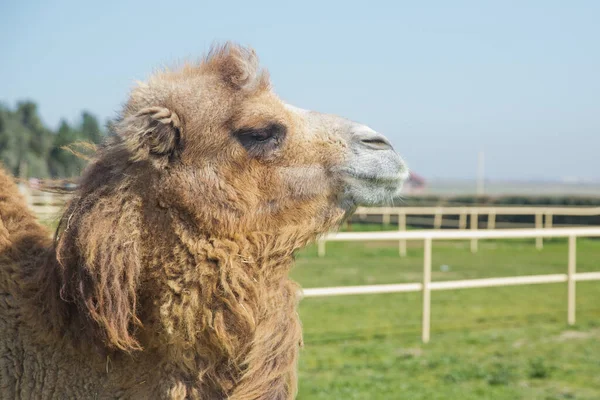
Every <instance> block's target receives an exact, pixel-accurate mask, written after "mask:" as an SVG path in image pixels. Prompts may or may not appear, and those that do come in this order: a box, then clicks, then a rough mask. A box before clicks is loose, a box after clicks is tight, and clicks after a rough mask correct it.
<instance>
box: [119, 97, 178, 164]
mask: <svg viewBox="0 0 600 400" xmlns="http://www.w3.org/2000/svg"><path fill="white" fill-rule="evenodd" d="M116 128H117V132H118V133H119V134H120V135H121V136H122V137H123V139H125V143H126V146H127V148H128V150H129V152H130V153H131V160H132V161H143V160H148V161H150V162H152V163H153V164H154V165H155V166H156V167H159V168H164V167H165V166H167V164H168V163H169V161H171V160H173V158H174V157H175V156H176V154H177V151H178V149H179V145H180V141H181V121H180V119H179V117H178V116H177V114H175V113H174V112H173V111H171V110H169V109H168V108H165V107H147V108H143V109H142V110H140V111H138V112H137V113H136V114H134V115H132V116H129V117H126V118H125V119H123V120H122V121H121V122H119V123H118V124H117V125H116Z"/></svg>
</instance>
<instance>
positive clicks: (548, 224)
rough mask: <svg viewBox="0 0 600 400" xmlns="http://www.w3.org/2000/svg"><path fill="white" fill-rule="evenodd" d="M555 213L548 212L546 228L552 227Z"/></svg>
mask: <svg viewBox="0 0 600 400" xmlns="http://www.w3.org/2000/svg"><path fill="white" fill-rule="evenodd" d="M552 225H553V215H552V213H551V212H547V213H546V229H552Z"/></svg>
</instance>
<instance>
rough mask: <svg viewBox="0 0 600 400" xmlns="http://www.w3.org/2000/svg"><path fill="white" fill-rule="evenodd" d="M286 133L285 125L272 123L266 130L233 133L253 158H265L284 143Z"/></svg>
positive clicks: (250, 129) (247, 129) (244, 129)
mask: <svg viewBox="0 0 600 400" xmlns="http://www.w3.org/2000/svg"><path fill="white" fill-rule="evenodd" d="M286 133H287V128H286V127H285V126H284V125H282V124H280V123H272V124H269V125H267V126H266V127H264V128H242V129H238V130H236V131H234V132H233V136H234V137H235V138H236V140H237V141H238V142H239V143H240V144H241V145H242V146H243V147H244V148H245V149H246V151H247V152H248V154H249V155H250V156H251V157H264V156H268V155H269V154H270V153H271V152H273V151H274V150H276V149H277V148H278V147H279V146H280V145H281V143H283V140H284V138H285V135H286Z"/></svg>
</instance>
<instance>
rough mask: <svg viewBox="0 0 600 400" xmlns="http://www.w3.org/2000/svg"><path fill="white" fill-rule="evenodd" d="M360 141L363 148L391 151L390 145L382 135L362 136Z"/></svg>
mask: <svg viewBox="0 0 600 400" xmlns="http://www.w3.org/2000/svg"><path fill="white" fill-rule="evenodd" d="M359 139H360V143H361V144H363V145H364V146H366V147H368V148H370V149H373V150H391V149H392V145H391V144H390V142H389V141H388V140H387V139H386V138H385V137H384V136H382V135H379V134H374V135H373V134H372V135H369V136H363V137H361V138H359Z"/></svg>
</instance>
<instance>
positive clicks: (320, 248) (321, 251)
mask: <svg viewBox="0 0 600 400" xmlns="http://www.w3.org/2000/svg"><path fill="white" fill-rule="evenodd" d="M317 254H318V256H319V257H325V239H324V238H319V240H318V241H317Z"/></svg>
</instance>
